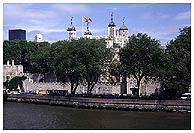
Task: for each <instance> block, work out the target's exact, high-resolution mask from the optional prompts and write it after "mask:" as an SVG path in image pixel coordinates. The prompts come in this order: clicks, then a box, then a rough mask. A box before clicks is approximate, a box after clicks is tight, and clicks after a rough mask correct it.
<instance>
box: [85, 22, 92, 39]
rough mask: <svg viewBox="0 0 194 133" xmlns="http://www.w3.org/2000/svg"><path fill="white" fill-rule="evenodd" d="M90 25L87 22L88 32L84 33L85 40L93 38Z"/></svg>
mask: <svg viewBox="0 0 194 133" xmlns="http://www.w3.org/2000/svg"><path fill="white" fill-rule="evenodd" d="M88 24H89V22H87V29H86V31H85V32H84V38H91V37H92V33H91V31H90V30H89V27H88Z"/></svg>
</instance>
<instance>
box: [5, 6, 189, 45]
mask: <svg viewBox="0 0 194 133" xmlns="http://www.w3.org/2000/svg"><path fill="white" fill-rule="evenodd" d="M111 12H113V21H114V22H115V24H116V28H117V29H119V28H120V27H121V26H122V23H123V17H125V25H126V26H127V27H128V32H129V36H131V35H133V34H137V33H146V34H148V35H149V36H151V38H154V39H156V40H159V41H160V42H161V45H166V44H167V43H168V42H169V41H170V40H172V39H174V38H175V37H176V36H177V35H179V28H183V27H185V26H191V4H190V3H3V40H8V30H10V29H25V30H26V31H27V40H28V41H33V40H34V37H35V35H36V34H42V35H43V39H44V40H46V41H48V42H55V41H58V40H66V39H67V37H68V35H67V28H68V27H69V26H70V19H71V16H72V17H73V26H75V28H76V31H77V33H76V34H77V37H81V36H82V25H83V32H84V31H85V30H86V23H83V19H82V16H86V17H89V18H91V19H92V22H91V23H90V24H89V29H90V31H91V32H92V35H93V36H104V35H106V36H107V35H108V24H109V22H110V18H111V17H110V15H111Z"/></svg>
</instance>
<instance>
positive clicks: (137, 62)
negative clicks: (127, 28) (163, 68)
mask: <svg viewBox="0 0 194 133" xmlns="http://www.w3.org/2000/svg"><path fill="white" fill-rule="evenodd" d="M159 46H160V44H159V42H158V41H157V40H155V39H152V38H151V37H150V36H148V35H147V34H142V33H138V34H137V35H132V36H130V37H129V43H128V44H127V45H126V46H125V47H124V48H122V49H121V50H120V52H119V55H120V61H121V65H122V66H121V67H122V75H123V77H125V76H128V77H130V75H133V77H134V78H135V79H136V80H137V88H138V91H139V86H140V82H141V80H142V78H143V77H146V78H148V77H152V76H155V75H156V71H157V69H158V68H160V65H161V63H162V61H161V56H162V50H161V49H160V48H159Z"/></svg>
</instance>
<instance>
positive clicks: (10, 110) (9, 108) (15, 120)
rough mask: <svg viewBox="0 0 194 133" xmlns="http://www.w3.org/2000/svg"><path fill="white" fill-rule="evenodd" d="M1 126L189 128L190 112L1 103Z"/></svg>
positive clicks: (15, 127) (33, 127)
mask: <svg viewBox="0 0 194 133" xmlns="http://www.w3.org/2000/svg"><path fill="white" fill-rule="evenodd" d="M3 109H4V110H3V129H191V114H190V113H187V114H181V113H166V112H137V111H112V110H92V109H76V108H66V107H59V106H47V105H34V104H24V103H4V108H3Z"/></svg>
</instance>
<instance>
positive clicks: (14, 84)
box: [3, 76, 26, 90]
mask: <svg viewBox="0 0 194 133" xmlns="http://www.w3.org/2000/svg"><path fill="white" fill-rule="evenodd" d="M25 79H26V77H25V76H22V77H18V76H16V77H14V78H13V79H11V80H10V81H6V82H4V83H3V84H4V85H5V86H6V88H7V89H9V90H17V88H18V85H19V86H20V88H22V81H23V80H25Z"/></svg>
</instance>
